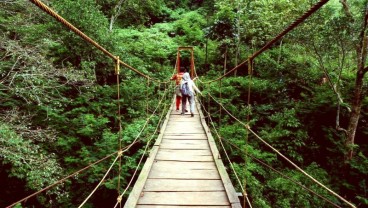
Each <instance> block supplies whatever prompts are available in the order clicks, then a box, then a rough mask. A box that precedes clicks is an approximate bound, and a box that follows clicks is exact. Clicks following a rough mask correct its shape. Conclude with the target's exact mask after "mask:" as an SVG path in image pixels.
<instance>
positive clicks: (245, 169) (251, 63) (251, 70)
mask: <svg viewBox="0 0 368 208" xmlns="http://www.w3.org/2000/svg"><path fill="white" fill-rule="evenodd" d="M252 75H253V59H252V58H251V57H249V58H248V76H249V80H248V81H249V82H248V97H247V107H248V112H247V125H248V126H249V121H250V111H251V107H250V94H251V85H252ZM248 138H249V130H248V128H246V136H245V145H244V152H245V155H244V174H245V176H244V193H243V197H244V198H243V204H244V207H246V202H248V203H249V206H250V207H251V204H250V202H249V199H248V194H247V187H246V185H247V178H246V173H247V165H248V164H247V162H248V158H247V155H248V148H247V146H248Z"/></svg>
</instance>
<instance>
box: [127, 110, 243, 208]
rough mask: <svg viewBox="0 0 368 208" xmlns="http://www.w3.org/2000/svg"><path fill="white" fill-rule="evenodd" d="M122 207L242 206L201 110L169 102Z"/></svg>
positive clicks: (198, 207) (197, 207)
mask: <svg viewBox="0 0 368 208" xmlns="http://www.w3.org/2000/svg"><path fill="white" fill-rule="evenodd" d="M197 107H198V104H197ZM124 207H125V208H132V207H139V208H153V207H156V208H174V207H180V208H183V207H196V208H206V207H211V208H220V207H221V208H224V207H237V208H238V207H241V206H240V203H239V200H238V198H237V196H236V193H235V190H234V187H233V186H232V184H231V182H230V180H229V177H228V175H227V173H226V171H225V168H224V166H223V164H222V161H221V159H219V155H218V151H217V148H216V145H215V143H214V141H213V138H212V136H211V134H210V133H209V131H208V127H207V125H206V123H205V122H204V119H203V114H202V113H201V111H200V110H198V109H197V112H196V113H195V116H194V117H190V114H186V115H184V116H182V115H180V112H176V111H175V109H174V108H173V105H172V106H171V110H170V111H169V113H168V115H167V117H166V120H165V122H164V124H163V126H162V130H161V134H160V135H159V137H158V139H157V141H156V143H155V145H154V147H153V148H152V150H151V153H150V156H149V158H148V159H147V161H146V163H145V165H144V167H143V170H142V172H141V174H140V176H139V178H138V180H137V182H136V184H135V186H134V188H133V190H132V192H131V194H130V195H129V198H128V200H127V202H126V203H125V206H124Z"/></svg>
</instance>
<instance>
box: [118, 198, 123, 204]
mask: <svg viewBox="0 0 368 208" xmlns="http://www.w3.org/2000/svg"><path fill="white" fill-rule="evenodd" d="M122 199H123V196H118V198H117V200H118V203H119V204H120V203H121V200H122Z"/></svg>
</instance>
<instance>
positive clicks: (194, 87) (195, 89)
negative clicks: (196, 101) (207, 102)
mask: <svg viewBox="0 0 368 208" xmlns="http://www.w3.org/2000/svg"><path fill="white" fill-rule="evenodd" d="M192 83H193V85H192V86H193V90H194V91H196V92H198V93H199V94H201V95H202V92H201V91H199V89H198V88H197V86H196V85H195V84H194V82H192Z"/></svg>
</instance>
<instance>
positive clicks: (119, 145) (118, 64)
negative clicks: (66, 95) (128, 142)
mask: <svg viewBox="0 0 368 208" xmlns="http://www.w3.org/2000/svg"><path fill="white" fill-rule="evenodd" d="M115 74H116V85H117V96H118V97H117V101H118V125H119V133H118V134H119V135H118V152H119V155H121V154H120V152H121V147H122V143H121V142H122V138H121V136H122V135H121V130H122V129H121V105H120V78H119V75H120V62H119V56H117V61H116V63H115ZM121 166H122V164H121V156H120V157H119V169H118V186H117V192H118V196H119V195H120V181H121V176H120V175H121Z"/></svg>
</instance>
